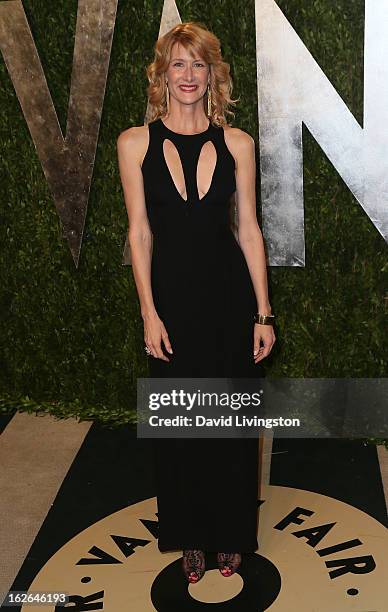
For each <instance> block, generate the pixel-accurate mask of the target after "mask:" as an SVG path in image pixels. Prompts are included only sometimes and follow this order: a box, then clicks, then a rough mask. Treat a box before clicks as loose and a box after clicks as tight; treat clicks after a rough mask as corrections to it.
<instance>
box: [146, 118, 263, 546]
mask: <svg viewBox="0 0 388 612" xmlns="http://www.w3.org/2000/svg"><path fill="white" fill-rule="evenodd" d="M148 129H149V143H148V148H147V152H146V154H145V157H144V160H143V163H142V166H141V167H142V174H143V182H144V194H145V202H146V208H147V215H148V219H149V223H150V227H151V231H152V234H153V246H152V260H151V286H152V295H153V300H154V304H155V308H156V310H157V313H158V315H159V317H160V318H161V320H162V321H163V323H164V325H165V327H166V330H167V333H168V336H169V339H170V342H171V345H172V348H173V351H174V353H173V354H172V355H171V354H169V353H168V352H167V350H166V349H165V347H164V344H163V342H162V350H163V351H164V353H165V354H166V355H167V356H168V358H169V360H170V361H169V362H167V361H163V360H161V359H156V358H154V357H149V366H150V376H151V377H153V378H164V377H171V378H181V377H188V378H195V377H201V378H211V377H234V378H236V377H237V378H238V377H241V378H260V377H262V376H264V370H263V367H262V365H261V363H258V364H255V362H254V359H253V329H254V322H253V316H254V314H255V313H256V312H257V300H256V296H255V292H254V288H253V284H252V280H251V277H250V274H249V269H248V266H247V262H246V260H245V257H244V254H243V252H242V250H241V248H240V246H239V244H238V242H237V240H236V238H235V236H234V234H233V231H232V229H231V226H230V205H231V201H230V199H231V196H232V195H233V193H234V192H235V190H236V179H235V161H234V158H233V155H232V154H231V152H230V151H229V149H228V147H227V146H226V143H225V137H224V129H223V128H222V127H218V126H215V125H213V124H212V123H209V126H208V128H207V129H206V130H205V131H203V132H199V133H197V134H179V133H178V132H173V131H172V130H170V129H169V128H167V126H166V125H165V124H164V123H163V121H162V120H161V119H160V118H159V119H156V120H155V121H152V122H151V123H149V124H148ZM166 140H168V141H170V143H172V145H171V146H170V150H169V151H168V152H167V160H166V157H165V155H166V150H167V149H166V147H164V143H165V141H166ZM208 142H210V143H212V144H211V145H210V146H209V145H207V146H208V149H209V151H211V146H213V147H214V151H213V153H215V155H214V156H213V161H214V163H213V164H210V163H208V172H207V173H205V170H206V159H207V158H206V157H205V156H203V158H202V159H200V155H201V151H202V150H203V147H204V145H205V144H206V143H208ZM172 147H175V149H176V154H173V155H169V153H171V151H173V149H172ZM209 151H207V152H206V155H207V154H208V153H209ZM209 157H211V156H210V155H209ZM174 159H175V161H174ZM168 162H169V164H168ZM179 162H180V163H181V173H180V176H179V171H177V170H176V168H177V163H178V169H179ZM169 166H170V168H169ZM209 166H210V167H209ZM174 168H175V172H174ZM174 179H175V180H174ZM182 179H184V181H183V180H182ZM206 179H208V180H206ZM199 182H200V185H199V187H198V183H199ZM206 183H207V184H208V189H207V191H206V192H205V193H204V195H203V196H201V197H200V196H199V191H200V190H202V188H203V187H206ZM177 185H178V187H177ZM179 189H181V193H183V195H186V198H187V199H185V198H184V197H183V196H182V195H181V193H180V191H179ZM151 446H152V450H153V453H154V465H155V479H156V490H157V503H158V521H159V534H158V535H159V537H158V547H159V550H160V551H166V550H185V549H193V550H194V549H196V550H204V551H214V552H223V553H227V552H230V553H236V552H240V553H241V552H254V551H255V550H257V547H258V542H257V504H258V502H257V496H258V440H257V439H254V438H251V439H243V438H242V439H238V438H215V439H213V438H207V439H205V438H197V439H188V438H185V439H183V438H182V439H176V438H168V439H155V440H151Z"/></svg>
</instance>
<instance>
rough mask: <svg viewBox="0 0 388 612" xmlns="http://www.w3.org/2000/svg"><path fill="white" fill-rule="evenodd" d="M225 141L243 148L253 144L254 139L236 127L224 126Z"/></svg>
mask: <svg viewBox="0 0 388 612" xmlns="http://www.w3.org/2000/svg"><path fill="white" fill-rule="evenodd" d="M224 133H225V140H228V142H230V144H231V145H234V146H244V145H250V144H252V143H254V142H255V141H254V139H253V138H252V136H251V135H250V134H248V132H244V130H241V129H240V128H238V127H232V126H231V125H225V126H224Z"/></svg>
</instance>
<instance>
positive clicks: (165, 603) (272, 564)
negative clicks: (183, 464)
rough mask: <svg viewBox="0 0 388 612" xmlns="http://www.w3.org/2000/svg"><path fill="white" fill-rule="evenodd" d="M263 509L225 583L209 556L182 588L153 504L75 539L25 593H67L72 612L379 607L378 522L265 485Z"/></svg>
mask: <svg viewBox="0 0 388 612" xmlns="http://www.w3.org/2000/svg"><path fill="white" fill-rule="evenodd" d="M259 508H260V509H259V533H258V539H259V549H258V550H257V551H256V553H251V554H249V555H246V556H244V558H243V563H242V565H241V568H240V570H239V573H238V574H236V575H234V576H232V577H230V578H224V577H223V576H221V574H220V573H219V572H218V570H217V566H216V563H215V558H214V557H213V555H208V556H207V567H208V568H209V569H208V571H207V572H206V574H205V577H204V578H203V579H202V580H201V581H200V582H199V583H198V584H195V585H188V583H187V582H186V579H185V577H184V575H183V573H182V570H181V552H179V551H177V552H168V553H161V552H159V550H158V547H157V532H158V523H157V515H156V512H157V506H156V498H152V499H147V500H145V501H143V502H140V503H137V504H134V505H132V506H129V507H127V508H123V509H122V510H120V511H118V512H115V513H114V514H111V515H110V516H107V517H105V518H104V519H102V520H100V521H98V522H97V523H95V524H94V525H91V526H90V527H89V528H88V529H86V530H85V531H82V532H81V533H79V534H78V535H76V536H75V537H74V538H72V539H71V540H70V541H69V542H67V543H66V544H65V545H64V546H63V547H62V548H61V549H60V550H59V551H57V552H56V553H55V555H53V557H51V559H50V560H49V561H48V562H47V563H46V564H45V565H44V567H43V568H42V569H41V570H40V572H39V573H38V575H37V576H36V577H35V579H34V581H33V583H32V584H31V586H30V589H29V590H30V591H61V592H66V593H68V594H69V596H70V602H69V604H68V606H66V607H67V608H68V609H72V610H88V611H91V612H93V611H94V610H104V612H125V611H127V610H128V611H131V612H148V611H154V610H157V612H174V611H175V610H179V611H180V612H191V611H192V610H193V611H198V612H201V611H204V610H206V609H209V610H210V609H211V611H212V612H213V611H218V610H219V611H222V610H225V611H226V610H228V612H229V611H234V610H236V611H239V612H242V611H243V612H263V610H270V612H294V611H297V612H347V611H348V610H349V612H350V611H358V612H366V611H376V612H381V611H382V610H383V608H384V605H385V604H386V602H387V601H388V590H387V580H386V577H387V575H388V555H387V550H388V536H387V529H386V528H385V527H384V526H383V525H382V524H381V523H379V522H378V521H376V520H375V519H374V518H372V517H370V516H369V515H368V514H365V513H364V512H362V511H361V510H359V509H357V508H354V507H352V506H350V505H348V504H345V503H343V502H341V501H338V500H336V499H333V498H331V497H326V496H324V495H320V494H318V493H313V492H311V491H303V490H300V489H293V488H290V487H281V486H267V487H265V488H264V491H263V501H262V502H261V503H260V507H259ZM60 609H63V608H57V610H60ZM65 609H66V608H65ZM22 610H23V611H24V612H41V610H42V608H41V606H31V605H29V606H28V607H27V606H23V607H22ZM45 610H47V611H49V612H51V611H54V610H55V607H54V606H45Z"/></svg>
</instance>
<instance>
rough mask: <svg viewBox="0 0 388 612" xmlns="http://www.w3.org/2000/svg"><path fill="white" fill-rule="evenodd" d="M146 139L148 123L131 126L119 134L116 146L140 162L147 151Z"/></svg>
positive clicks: (147, 139)
mask: <svg viewBox="0 0 388 612" xmlns="http://www.w3.org/2000/svg"><path fill="white" fill-rule="evenodd" d="M148 141H149V132H148V125H139V126H132V127H130V128H127V129H126V130H123V131H122V132H121V133H120V134H119V136H118V137H117V148H118V150H119V151H123V152H124V153H125V154H126V155H130V156H131V157H134V158H135V159H136V160H137V161H138V162H139V163H141V162H142V160H143V157H144V155H145V153H146V151H147V147H148Z"/></svg>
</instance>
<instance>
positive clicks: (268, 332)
mask: <svg viewBox="0 0 388 612" xmlns="http://www.w3.org/2000/svg"><path fill="white" fill-rule="evenodd" d="M232 132H233V133H232ZM226 133H227V136H228V138H227V146H228V147H229V148H230V150H231V152H232V154H233V157H234V159H235V162H236V195H235V197H236V203H237V219H238V242H239V245H240V247H241V250H242V252H243V253H244V256H245V259H246V262H247V265H248V269H249V273H250V275H251V278H252V284H253V287H254V290H255V294H256V299H257V312H260V314H272V310H271V305H270V303H269V297H268V281H267V264H266V257H265V250H264V241H263V235H262V233H261V230H260V227H259V224H258V222H257V216H256V158H255V141H254V139H253V138H252V137H251V136H250V134H247V133H246V132H244V131H242V130H240V129H238V128H230V129H229V130H227V131H226ZM253 336H254V337H253V356H254V361H255V363H257V362H258V361H261V360H262V359H264V358H265V357H267V355H269V353H270V351H271V349H272V346H273V345H274V342H275V340H276V336H275V332H274V329H273V326H272V325H261V324H258V323H253ZM261 341H262V342H263V345H264V346H260V342H261Z"/></svg>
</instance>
